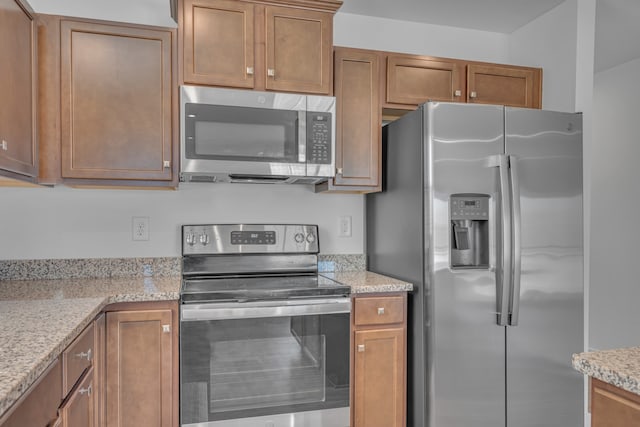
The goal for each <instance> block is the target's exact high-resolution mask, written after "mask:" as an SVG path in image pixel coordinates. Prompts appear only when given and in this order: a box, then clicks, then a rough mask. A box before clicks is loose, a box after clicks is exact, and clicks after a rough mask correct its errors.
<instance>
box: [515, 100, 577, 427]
mask: <svg viewBox="0 0 640 427" xmlns="http://www.w3.org/2000/svg"><path fill="white" fill-rule="evenodd" d="M505 133H506V142H505V143H506V154H507V155H508V156H509V158H510V160H511V163H512V165H511V166H512V171H515V172H516V173H515V175H514V176H513V177H512V179H513V180H514V181H515V182H516V183H517V184H519V188H520V198H519V202H520V211H521V215H520V216H521V218H520V230H519V231H520V236H519V237H520V240H521V245H520V249H521V271H522V274H521V276H520V301H519V307H518V304H517V302H518V301H517V300H515V299H514V304H515V305H514V307H513V310H512V311H513V313H512V317H513V320H514V322H513V323H516V326H509V327H507V426H508V427H551V426H562V427H578V426H582V425H583V379H582V375H580V374H579V373H577V372H576V371H574V370H573V369H572V368H571V355H572V354H573V353H579V352H581V351H583V237H582V233H583V228H582V116H581V115H580V114H569V113H555V112H549V111H541V110H527V109H516V108H507V109H506V110H505ZM514 165H515V168H514ZM516 223H517V221H516ZM516 226H517V224H516ZM515 234H516V237H518V230H516V233H515ZM516 261H517V260H516ZM518 308H519V310H518ZM516 318H517V322H515V320H516Z"/></svg>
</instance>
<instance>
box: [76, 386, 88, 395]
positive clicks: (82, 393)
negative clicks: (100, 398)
mask: <svg viewBox="0 0 640 427" xmlns="http://www.w3.org/2000/svg"><path fill="white" fill-rule="evenodd" d="M78 393H79V394H81V395H84V394H85V393H86V394H87V396H91V384H89V387H87V388H81V389H78Z"/></svg>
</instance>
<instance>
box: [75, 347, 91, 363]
mask: <svg viewBox="0 0 640 427" xmlns="http://www.w3.org/2000/svg"><path fill="white" fill-rule="evenodd" d="M74 356H75V357H78V358H80V359H84V358H85V357H86V358H87V360H88V361H91V349H89V350H87V352H86V353H85V352H84V351H81V352H80V353H76V354H74Z"/></svg>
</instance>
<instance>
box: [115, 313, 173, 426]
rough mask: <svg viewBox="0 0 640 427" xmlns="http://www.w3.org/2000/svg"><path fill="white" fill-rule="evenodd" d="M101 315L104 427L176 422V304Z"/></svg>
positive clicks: (171, 423) (159, 424)
mask: <svg viewBox="0 0 640 427" xmlns="http://www.w3.org/2000/svg"><path fill="white" fill-rule="evenodd" d="M116 309H117V311H108V312H107V313H106V375H105V392H106V396H105V398H106V426H107V427H171V426H175V425H177V419H178V411H177V402H178V399H177V387H178V383H177V372H178V368H177V367H178V361H177V351H178V350H177V348H178V347H177V344H178V335H177V329H178V324H177V302H172V303H164V304H162V305H157V304H152V303H148V304H143V303H137V304H136V303H131V304H129V305H126V306H125V307H124V309H120V308H114V310H116Z"/></svg>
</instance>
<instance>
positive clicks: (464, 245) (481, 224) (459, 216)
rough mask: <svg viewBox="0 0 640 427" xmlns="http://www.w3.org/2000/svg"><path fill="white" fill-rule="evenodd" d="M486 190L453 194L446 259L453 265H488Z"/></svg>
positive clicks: (487, 203)
mask: <svg viewBox="0 0 640 427" xmlns="http://www.w3.org/2000/svg"><path fill="white" fill-rule="evenodd" d="M489 200H490V197H489V195H488V194H473V193H463V194H452V195H451V196H450V198H449V208H450V211H449V212H450V216H451V219H450V221H449V222H450V227H451V234H450V245H449V261H450V264H449V265H450V267H451V269H452V270H455V269H487V268H489Z"/></svg>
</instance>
